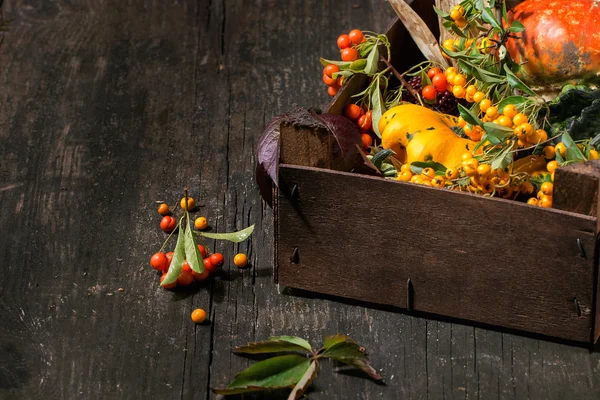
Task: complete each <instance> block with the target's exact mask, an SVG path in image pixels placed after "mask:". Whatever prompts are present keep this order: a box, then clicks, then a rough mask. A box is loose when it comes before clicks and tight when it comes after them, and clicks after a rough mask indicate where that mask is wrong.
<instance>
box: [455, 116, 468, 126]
mask: <svg viewBox="0 0 600 400" xmlns="http://www.w3.org/2000/svg"><path fill="white" fill-rule="evenodd" d="M456 123H457V124H458V126H460V127H461V128H464V127H465V126H467V121H465V119H464V118H463V117H458V120H457V122H456Z"/></svg>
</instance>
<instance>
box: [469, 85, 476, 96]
mask: <svg viewBox="0 0 600 400" xmlns="http://www.w3.org/2000/svg"><path fill="white" fill-rule="evenodd" d="M475 93H477V86H475V85H469V86H467V94H468V95H469V96H474V95H475Z"/></svg>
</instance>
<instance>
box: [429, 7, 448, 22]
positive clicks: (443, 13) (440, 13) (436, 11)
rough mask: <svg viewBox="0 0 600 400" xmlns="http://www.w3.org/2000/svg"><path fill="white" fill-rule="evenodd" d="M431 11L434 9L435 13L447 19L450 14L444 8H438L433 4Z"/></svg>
mask: <svg viewBox="0 0 600 400" xmlns="http://www.w3.org/2000/svg"><path fill="white" fill-rule="evenodd" d="M433 11H435V13H436V14H437V15H439V16H440V17H442V18H444V19H449V18H450V14H448V13H447V12H446V11H444V10H440V9H439V8H437V7H436V6H433Z"/></svg>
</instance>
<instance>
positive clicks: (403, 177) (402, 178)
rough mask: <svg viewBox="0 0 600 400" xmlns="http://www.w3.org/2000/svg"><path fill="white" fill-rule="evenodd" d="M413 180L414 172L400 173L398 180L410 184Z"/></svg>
mask: <svg viewBox="0 0 600 400" xmlns="http://www.w3.org/2000/svg"><path fill="white" fill-rule="evenodd" d="M412 178H413V174H412V172H410V171H404V172H400V174H399V175H398V177H397V178H396V180H398V181H403V182H410V181H411V179H412Z"/></svg>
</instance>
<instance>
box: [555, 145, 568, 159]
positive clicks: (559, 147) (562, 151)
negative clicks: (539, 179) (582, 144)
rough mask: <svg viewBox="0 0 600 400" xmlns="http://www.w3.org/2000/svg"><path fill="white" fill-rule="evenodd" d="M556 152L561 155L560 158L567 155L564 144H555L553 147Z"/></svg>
mask: <svg viewBox="0 0 600 400" xmlns="http://www.w3.org/2000/svg"><path fill="white" fill-rule="evenodd" d="M555 149H556V151H558V152H559V153H560V155H561V157H563V158H564V157H565V156H566V155H567V147H566V146H565V144H564V143H563V142H560V143H559V144H557V145H556V146H555Z"/></svg>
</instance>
